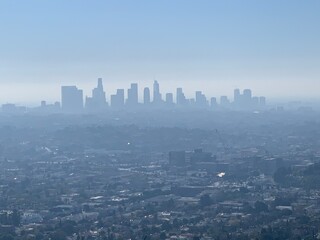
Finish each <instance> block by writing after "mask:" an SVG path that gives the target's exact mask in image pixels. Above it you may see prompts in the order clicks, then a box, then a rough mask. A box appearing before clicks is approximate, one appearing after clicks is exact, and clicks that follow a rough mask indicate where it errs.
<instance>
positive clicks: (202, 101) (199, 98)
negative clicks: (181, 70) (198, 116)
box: [195, 91, 208, 107]
mask: <svg viewBox="0 0 320 240" xmlns="http://www.w3.org/2000/svg"><path fill="white" fill-rule="evenodd" d="M195 104H196V106H197V107H207V105H208V102H207V98H206V96H205V95H204V94H203V93H202V92H201V91H196V100H195Z"/></svg>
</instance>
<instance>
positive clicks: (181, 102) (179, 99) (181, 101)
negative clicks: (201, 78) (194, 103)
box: [176, 88, 187, 106]
mask: <svg viewBox="0 0 320 240" xmlns="http://www.w3.org/2000/svg"><path fill="white" fill-rule="evenodd" d="M176 97H177V105H178V106H185V105H187V99H186V97H185V95H184V93H183V91H182V88H177V96H176Z"/></svg>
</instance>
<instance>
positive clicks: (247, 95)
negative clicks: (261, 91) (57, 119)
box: [242, 89, 252, 108]
mask: <svg viewBox="0 0 320 240" xmlns="http://www.w3.org/2000/svg"><path fill="white" fill-rule="evenodd" d="M242 100H243V101H242V102H243V107H244V108H250V107H251V106H252V92H251V90H250V89H244V90H243V96H242Z"/></svg>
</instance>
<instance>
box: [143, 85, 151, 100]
mask: <svg viewBox="0 0 320 240" xmlns="http://www.w3.org/2000/svg"><path fill="white" fill-rule="evenodd" d="M150 102H151V98H150V89H149V88H148V87H145V88H144V89H143V103H144V104H150Z"/></svg>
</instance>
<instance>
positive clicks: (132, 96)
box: [127, 83, 138, 107]
mask: <svg viewBox="0 0 320 240" xmlns="http://www.w3.org/2000/svg"><path fill="white" fill-rule="evenodd" d="M127 105H128V106H130V107H134V106H137V105H138V84H137V83H131V87H130V88H129V89H128V98H127Z"/></svg>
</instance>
